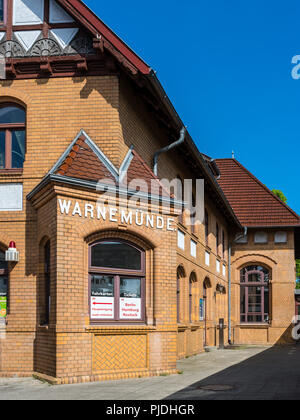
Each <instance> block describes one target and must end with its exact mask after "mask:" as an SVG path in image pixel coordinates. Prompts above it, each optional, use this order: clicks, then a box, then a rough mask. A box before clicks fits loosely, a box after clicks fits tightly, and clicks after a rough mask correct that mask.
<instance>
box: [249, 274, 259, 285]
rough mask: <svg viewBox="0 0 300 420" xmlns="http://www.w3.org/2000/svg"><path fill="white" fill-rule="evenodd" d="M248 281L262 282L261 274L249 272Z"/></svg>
mask: <svg viewBox="0 0 300 420" xmlns="http://www.w3.org/2000/svg"><path fill="white" fill-rule="evenodd" d="M248 282H249V283H260V282H261V275H260V274H256V273H251V274H248Z"/></svg>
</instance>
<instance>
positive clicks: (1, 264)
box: [0, 251, 7, 270]
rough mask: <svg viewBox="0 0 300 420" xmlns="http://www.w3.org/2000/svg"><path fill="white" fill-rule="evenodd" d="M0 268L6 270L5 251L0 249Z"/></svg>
mask: <svg viewBox="0 0 300 420" xmlns="http://www.w3.org/2000/svg"><path fill="white" fill-rule="evenodd" d="M0 270H7V262H6V261H5V253H4V252H2V251H0Z"/></svg>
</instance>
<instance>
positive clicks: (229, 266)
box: [228, 227, 248, 346]
mask: <svg viewBox="0 0 300 420" xmlns="http://www.w3.org/2000/svg"><path fill="white" fill-rule="evenodd" d="M247 233H248V228H247V227H245V228H244V233H242V234H241V235H239V236H237V237H236V238H235V241H238V240H239V239H243V238H245V237H246V236H247ZM231 250H232V243H231V241H229V246H228V253H229V255H228V344H229V345H230V346H231V344H232V337H231Z"/></svg>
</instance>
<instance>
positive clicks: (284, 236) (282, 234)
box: [275, 232, 287, 244]
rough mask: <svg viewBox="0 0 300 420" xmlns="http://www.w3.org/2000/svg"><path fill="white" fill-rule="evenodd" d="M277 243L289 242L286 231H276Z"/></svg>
mask: <svg viewBox="0 0 300 420" xmlns="http://www.w3.org/2000/svg"><path fill="white" fill-rule="evenodd" d="M275 243H276V244H286V243H287V233H286V232H276V233H275Z"/></svg>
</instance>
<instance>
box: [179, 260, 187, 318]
mask: <svg viewBox="0 0 300 420" xmlns="http://www.w3.org/2000/svg"><path fill="white" fill-rule="evenodd" d="M183 278H185V270H184V268H183V267H182V266H180V267H178V269H177V322H178V323H180V322H181V310H180V309H181V279H183Z"/></svg>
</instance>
